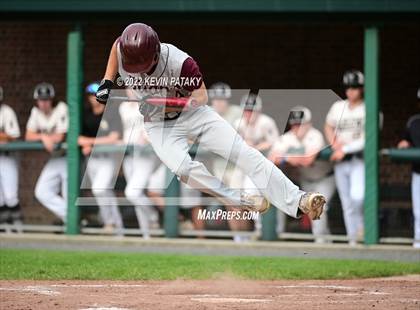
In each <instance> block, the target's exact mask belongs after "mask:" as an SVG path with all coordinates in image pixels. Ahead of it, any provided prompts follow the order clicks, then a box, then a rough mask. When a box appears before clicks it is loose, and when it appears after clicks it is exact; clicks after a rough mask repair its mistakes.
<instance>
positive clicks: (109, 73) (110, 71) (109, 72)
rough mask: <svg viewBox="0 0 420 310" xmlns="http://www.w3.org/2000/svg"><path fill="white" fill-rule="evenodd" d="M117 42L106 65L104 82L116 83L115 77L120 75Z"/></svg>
mask: <svg viewBox="0 0 420 310" xmlns="http://www.w3.org/2000/svg"><path fill="white" fill-rule="evenodd" d="M117 42H118V39H117V40H115V42H114V44H112V47H111V52H110V53H109V57H108V62H107V65H106V70H105V75H104V78H103V80H110V81H114V80H115V77H116V76H117V73H118V57H117Z"/></svg>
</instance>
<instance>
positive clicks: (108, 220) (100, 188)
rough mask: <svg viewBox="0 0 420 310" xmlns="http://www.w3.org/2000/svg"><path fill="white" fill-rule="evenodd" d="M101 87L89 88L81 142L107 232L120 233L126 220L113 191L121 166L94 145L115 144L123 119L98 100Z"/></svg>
mask: <svg viewBox="0 0 420 310" xmlns="http://www.w3.org/2000/svg"><path fill="white" fill-rule="evenodd" d="M98 87H99V84H98V83H91V84H89V85H88V86H87V87H86V95H87V101H88V102H87V106H86V107H85V109H84V112H83V126H82V132H81V135H80V137H79V139H78V143H79V145H80V147H81V148H82V153H83V155H85V156H86V157H87V159H88V161H87V165H86V173H87V175H88V177H89V179H90V182H91V189H92V193H93V195H94V196H95V198H96V202H97V203H98V206H99V214H100V217H101V219H102V222H103V224H104V232H105V233H115V234H118V235H120V234H121V230H122V228H123V222H122V218H121V214H120V211H119V209H118V203H117V199H116V197H115V193H114V190H113V188H114V184H113V180H114V176H115V175H116V171H117V168H118V167H117V162H116V159H115V156H114V155H115V154H113V153H107V152H99V151H98V152H95V151H93V150H94V146H95V145H100V144H115V143H117V142H119V141H120V137H121V131H122V125H121V118H120V116H119V114H118V112H116V111H114V113H112V112H111V111H107V112H109V113H104V110H105V106H104V105H102V104H99V103H98V102H97V101H96V99H95V93H96V91H97V89H98ZM92 151H93V153H92Z"/></svg>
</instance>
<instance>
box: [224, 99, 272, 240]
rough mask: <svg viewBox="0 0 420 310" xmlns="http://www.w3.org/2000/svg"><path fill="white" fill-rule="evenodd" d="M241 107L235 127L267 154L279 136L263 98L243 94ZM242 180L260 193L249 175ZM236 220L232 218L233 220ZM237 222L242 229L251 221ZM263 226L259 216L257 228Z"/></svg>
mask: <svg viewBox="0 0 420 310" xmlns="http://www.w3.org/2000/svg"><path fill="white" fill-rule="evenodd" d="M240 108H241V109H242V111H243V114H242V117H241V118H239V119H237V120H236V121H235V124H234V126H233V127H234V128H236V129H237V131H238V133H239V134H240V135H241V137H242V138H243V139H244V140H245V142H246V143H247V144H248V145H249V146H251V147H253V148H255V149H256V150H258V151H260V152H261V153H262V154H264V155H266V154H267V153H268V151H269V150H270V149H271V147H272V146H273V143H274V142H275V141H276V140H277V138H278V136H279V131H278V128H277V125H276V122H275V121H274V119H272V118H271V117H270V116H268V115H267V114H264V113H262V112H261V110H262V100H261V98H260V96H257V95H255V94H250V95H245V96H243V97H242V98H241V103H240ZM241 180H242V188H243V189H244V190H246V191H247V192H248V193H250V194H252V195H260V192H259V190H258V189H257V188H256V186H255V185H254V183H253V182H252V180H251V179H250V178H249V177H248V176H246V175H243V176H242V177H241ZM235 221H236V220H232V222H235ZM237 222H238V224H239V225H242V227H241V228H242V230H243V229H244V228H249V224H250V222H249V221H244V220H239V221H237ZM261 228H262V227H261V219H260V218H259V219H258V221H256V223H255V229H256V230H257V231H258V232H261ZM239 239H240V241H246V238H244V237H242V238H241V237H239Z"/></svg>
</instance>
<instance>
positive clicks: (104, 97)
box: [96, 80, 114, 104]
mask: <svg viewBox="0 0 420 310" xmlns="http://www.w3.org/2000/svg"><path fill="white" fill-rule="evenodd" d="M113 86H114V82H112V81H111V80H102V82H101V84H100V85H99V87H98V91H97V92H96V101H98V102H99V103H102V104H106V102H107V101H108V98H109V93H110V92H111V89H112V87H113Z"/></svg>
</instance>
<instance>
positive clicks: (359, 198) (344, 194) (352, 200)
mask: <svg viewBox="0 0 420 310" xmlns="http://www.w3.org/2000/svg"><path fill="white" fill-rule="evenodd" d="M334 175H335V182H336V185H337V190H338V194H339V196H340V201H341V206H342V208H343V216H344V224H345V226H346V231H347V237H348V238H349V241H350V242H354V241H356V240H357V237H358V234H360V233H362V232H363V229H364V224H363V200H364V195H365V163H364V161H363V160H362V159H360V158H357V157H353V158H352V159H351V160H345V161H342V162H339V163H337V164H336V165H335V167H334Z"/></svg>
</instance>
